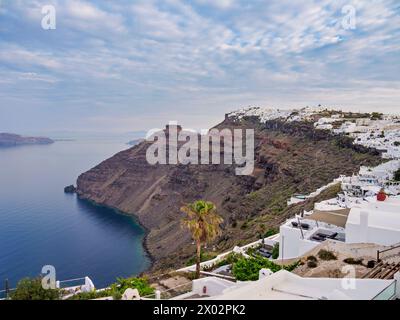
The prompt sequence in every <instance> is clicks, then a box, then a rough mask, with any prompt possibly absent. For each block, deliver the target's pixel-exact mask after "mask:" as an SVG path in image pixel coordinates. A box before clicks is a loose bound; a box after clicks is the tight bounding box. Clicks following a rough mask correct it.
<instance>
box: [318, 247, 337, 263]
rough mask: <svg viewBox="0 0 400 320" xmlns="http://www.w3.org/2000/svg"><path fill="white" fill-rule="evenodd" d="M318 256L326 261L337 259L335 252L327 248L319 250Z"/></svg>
mask: <svg viewBox="0 0 400 320" xmlns="http://www.w3.org/2000/svg"><path fill="white" fill-rule="evenodd" d="M318 257H319V258H320V259H321V260H325V261H328V260H337V258H336V256H335V254H334V253H333V252H331V251H328V250H325V249H321V250H319V252H318Z"/></svg>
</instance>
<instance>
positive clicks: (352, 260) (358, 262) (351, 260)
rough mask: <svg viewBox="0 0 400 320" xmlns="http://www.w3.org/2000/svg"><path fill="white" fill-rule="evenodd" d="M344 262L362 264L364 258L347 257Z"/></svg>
mask: <svg viewBox="0 0 400 320" xmlns="http://www.w3.org/2000/svg"><path fill="white" fill-rule="evenodd" d="M343 262H345V263H348V264H362V262H363V259H354V258H346V259H344V260H343Z"/></svg>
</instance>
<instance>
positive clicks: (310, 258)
mask: <svg viewBox="0 0 400 320" xmlns="http://www.w3.org/2000/svg"><path fill="white" fill-rule="evenodd" d="M317 260H318V259H317V258H316V257H315V256H308V257H307V261H314V262H317Z"/></svg>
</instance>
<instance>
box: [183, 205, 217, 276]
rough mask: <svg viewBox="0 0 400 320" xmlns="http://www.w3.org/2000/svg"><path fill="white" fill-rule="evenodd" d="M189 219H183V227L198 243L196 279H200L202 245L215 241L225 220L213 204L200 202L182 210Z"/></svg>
mask: <svg viewBox="0 0 400 320" xmlns="http://www.w3.org/2000/svg"><path fill="white" fill-rule="evenodd" d="M181 211H182V212H184V213H186V215H187V217H186V218H183V219H182V221H181V222H182V226H183V227H185V228H187V229H189V231H190V233H191V234H192V238H193V240H194V241H195V242H196V253H197V255H196V278H199V277H200V262H201V261H200V260H201V245H202V244H205V243H207V242H210V241H212V240H214V239H215V238H216V237H217V236H218V235H220V234H221V229H220V224H221V223H222V222H223V219H222V218H221V217H220V216H219V215H218V214H217V212H216V207H215V205H214V204H213V203H212V202H209V201H203V200H198V201H195V202H193V203H189V204H187V205H186V206H183V207H182V208H181Z"/></svg>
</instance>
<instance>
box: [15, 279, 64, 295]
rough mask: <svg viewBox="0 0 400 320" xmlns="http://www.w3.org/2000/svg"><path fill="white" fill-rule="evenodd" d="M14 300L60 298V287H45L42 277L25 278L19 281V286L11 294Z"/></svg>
mask: <svg viewBox="0 0 400 320" xmlns="http://www.w3.org/2000/svg"><path fill="white" fill-rule="evenodd" d="M10 298H11V299H12V300H59V299H60V298H61V291H60V289H43V287H42V278H40V277H38V278H34V279H30V278H25V279H22V280H21V281H20V282H18V285H17V288H16V289H15V291H13V292H12V293H11V294H10Z"/></svg>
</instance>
